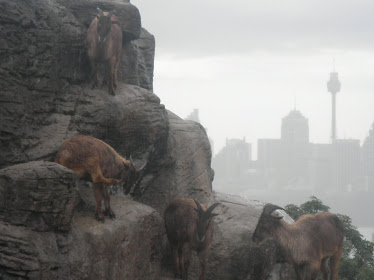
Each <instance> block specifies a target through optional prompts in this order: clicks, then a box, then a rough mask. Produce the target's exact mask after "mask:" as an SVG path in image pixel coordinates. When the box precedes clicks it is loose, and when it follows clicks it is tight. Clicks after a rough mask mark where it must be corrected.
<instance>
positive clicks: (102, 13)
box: [96, 7, 104, 16]
mask: <svg viewBox="0 0 374 280" xmlns="http://www.w3.org/2000/svg"><path fill="white" fill-rule="evenodd" d="M96 9H97V10H98V12H99V15H100V16H103V15H104V12H103V11H102V10H101V9H100V8H99V7H97V8H96Z"/></svg>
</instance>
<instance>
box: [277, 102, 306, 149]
mask: <svg viewBox="0 0 374 280" xmlns="http://www.w3.org/2000/svg"><path fill="white" fill-rule="evenodd" d="M281 139H282V140H283V141H285V142H288V143H309V123H308V119H307V118H306V117H304V116H303V115H302V114H301V113H300V111H298V110H296V109H295V110H292V111H291V112H290V113H289V114H288V115H287V116H285V117H284V118H283V119H282V128H281Z"/></svg>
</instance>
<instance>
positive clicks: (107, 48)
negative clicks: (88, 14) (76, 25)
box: [86, 9, 122, 95]
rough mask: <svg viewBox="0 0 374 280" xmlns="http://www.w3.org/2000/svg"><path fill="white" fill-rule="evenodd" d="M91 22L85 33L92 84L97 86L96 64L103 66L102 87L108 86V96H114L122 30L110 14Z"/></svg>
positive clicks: (98, 16)
mask: <svg viewBox="0 0 374 280" xmlns="http://www.w3.org/2000/svg"><path fill="white" fill-rule="evenodd" d="M98 10H99V14H98V15H97V16H96V17H95V18H94V19H93V20H92V22H91V24H90V26H89V28H88V31H87V39H86V41H87V48H88V57H89V59H90V62H91V67H92V72H93V73H92V74H93V83H92V89H94V88H95V87H96V86H97V85H98V82H99V81H98V74H97V72H98V63H104V64H105V77H104V79H103V85H104V84H106V83H107V84H108V91H109V94H112V95H114V90H115V89H116V88H117V83H118V75H117V72H118V67H119V62H120V60H121V55H122V30H121V27H120V26H119V22H118V18H117V17H116V16H115V15H113V14H112V12H110V13H108V12H103V11H101V10H100V9H98Z"/></svg>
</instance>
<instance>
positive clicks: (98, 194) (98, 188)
mask: <svg viewBox="0 0 374 280" xmlns="http://www.w3.org/2000/svg"><path fill="white" fill-rule="evenodd" d="M93 185H94V195H95V200H96V210H95V217H96V219H97V220H98V221H101V222H104V221H105V218H104V215H103V214H102V213H101V199H102V197H103V185H102V183H94V184H93Z"/></svg>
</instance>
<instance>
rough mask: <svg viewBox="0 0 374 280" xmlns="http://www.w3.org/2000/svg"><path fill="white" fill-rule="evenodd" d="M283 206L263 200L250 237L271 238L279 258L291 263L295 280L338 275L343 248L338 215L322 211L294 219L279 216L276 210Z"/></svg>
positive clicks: (255, 238)
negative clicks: (287, 221)
mask: <svg viewBox="0 0 374 280" xmlns="http://www.w3.org/2000/svg"><path fill="white" fill-rule="evenodd" d="M278 209H281V210H284V209H283V208H281V207H279V206H277V205H273V204H266V205H265V207H264V210H263V212H262V214H261V217H260V219H259V221H258V224H257V227H256V230H255V232H254V233H253V237H252V241H253V242H255V243H258V242H261V241H263V240H265V239H267V238H272V239H273V240H274V241H275V243H276V244H277V246H278V248H279V252H280V254H281V256H282V261H284V262H287V263H289V264H291V265H293V267H294V269H295V272H296V275H297V279H298V280H317V279H318V275H319V272H320V271H322V280H328V279H329V278H328V277H329V267H328V263H329V262H330V272H331V279H332V280H337V279H338V269H339V263H340V258H341V256H342V250H343V239H344V230H343V224H342V223H341V221H340V220H339V218H338V217H337V216H336V215H334V214H331V213H328V212H324V213H318V214H315V215H304V216H301V217H300V218H299V219H298V220H297V221H296V222H295V223H292V224H289V223H286V222H285V221H283V220H282V218H283V216H282V215H279V213H278V212H277V211H276V210H278Z"/></svg>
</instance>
